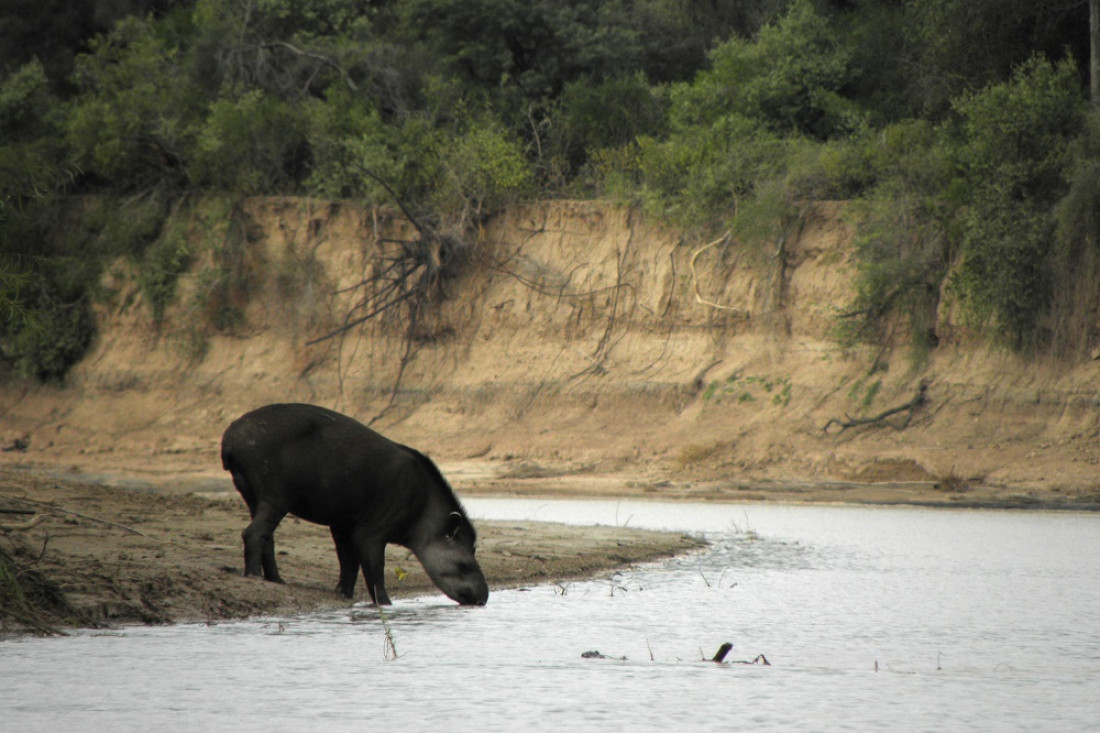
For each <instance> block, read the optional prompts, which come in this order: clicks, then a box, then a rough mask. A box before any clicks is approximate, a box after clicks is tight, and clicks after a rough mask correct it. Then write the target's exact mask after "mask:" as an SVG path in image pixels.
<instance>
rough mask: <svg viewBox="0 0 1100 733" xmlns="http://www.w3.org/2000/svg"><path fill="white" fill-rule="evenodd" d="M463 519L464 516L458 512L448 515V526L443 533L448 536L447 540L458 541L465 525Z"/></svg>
mask: <svg viewBox="0 0 1100 733" xmlns="http://www.w3.org/2000/svg"><path fill="white" fill-rule="evenodd" d="M462 519H463V518H462V515H461V514H459V513H458V512H451V513H450V514H448V515H447V525H446V527H445V528H444V531H443V533H444V534H445V535H446V536H447V539H449V540H457V539H458V533H459V532H461V531H462V525H463V524H464V522H463V521H462Z"/></svg>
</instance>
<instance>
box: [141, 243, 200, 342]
mask: <svg viewBox="0 0 1100 733" xmlns="http://www.w3.org/2000/svg"><path fill="white" fill-rule="evenodd" d="M190 262H191V248H190V245H189V243H188V241H187V232H186V229H185V228H184V225H183V224H182V222H180V223H176V224H175V225H174V226H169V227H167V228H166V231H165V232H164V233H163V234H162V235H161V237H160V238H159V239H158V240H157V241H155V242H153V243H152V244H151V245H150V246H149V247H148V248H147V249H146V250H145V253H144V254H143V255H142V257H141V261H140V263H139V265H138V285H139V286H140V288H141V293H142V295H143V296H144V297H145V301H146V303H148V304H149V308H150V310H151V311H152V315H153V322H154V323H155V324H157V325H160V324H161V323H163V322H164V314H165V311H166V310H167V309H168V306H169V305H170V304H171V302H172V299H173V298H174V297H175V295H176V283H177V282H178V281H179V277H180V275H182V274H183V273H184V272H186V271H187V266H188V265H189V264H190Z"/></svg>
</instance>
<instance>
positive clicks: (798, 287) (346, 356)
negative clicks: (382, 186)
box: [0, 199, 1100, 506]
mask: <svg viewBox="0 0 1100 733" xmlns="http://www.w3.org/2000/svg"><path fill="white" fill-rule="evenodd" d="M240 217H241V221H239V222H237V224H238V226H234V227H229V226H227V225H226V226H224V228H225V231H226V232H229V231H230V230H232V231H237V232H244V234H243V235H241V236H239V237H238V238H237V239H233V240H232V241H231V237H230V236H229V234H228V233H227V234H225V236H221V235H220V234H218V232H217V231H215V230H216V226H215V225H214V224H211V223H210V222H206V223H204V225H203V226H202V227H199V226H196V232H200V233H201V232H205V234H203V235H202V236H201V237H200V236H199V234H196V245H195V249H196V256H195V257H194V258H193V265H192V269H191V272H190V273H189V274H188V275H186V276H185V277H184V278H183V279H182V281H181V283H180V287H179V289H178V292H177V297H176V302H175V304H174V305H173V306H172V307H170V308H169V310H168V317H167V320H166V322H165V323H164V324H162V325H160V326H155V325H154V324H153V322H152V317H151V315H150V308H149V307H148V304H146V303H145V302H144V299H143V297H142V295H141V292H140V290H139V289H138V287H137V285H136V284H135V278H134V276H133V272H132V268H130V267H129V266H127V265H125V264H123V263H120V264H119V265H118V266H117V267H115V268H113V269H112V272H111V274H110V275H109V276H108V277H107V278H105V281H104V292H105V293H107V294H108V295H107V296H106V297H105V298H104V302H103V303H101V304H100V305H99V306H98V314H97V315H98V322H99V326H100V330H99V336H98V339H97V341H96V344H95V346H94V348H93V350H92V351H91V353H90V354H89V356H88V357H87V358H86V359H85V360H84V362H82V363H81V364H80V365H78V366H77V367H76V369H75V370H74V372H73V373H72V375H71V377H70V379H69V380H68V383H67V385H66V386H65V387H62V388H58V387H49V386H36V385H29V384H22V383H18V382H13V381H12V380H11V379H4V380H0V405H2V409H0V447H7V448H15V447H17V446H23V445H25V446H26V447H25V450H19V451H12V452H7V453H0V460H2V461H4V462H5V463H13V462H15V463H21V464H27V465H31V466H42V467H51V468H55V469H56V468H60V469H64V470H68V469H70V468H72V467H75V468H76V469H77V470H82V471H85V472H88V473H92V474H106V475H108V476H115V477H118V476H122V477H125V478H130V479H139V480H142V481H147V482H151V483H153V484H157V485H161V486H166V485H167V486H182V485H192V486H193V485H200V486H201V485H205V484H210V483H211V482H214V483H217V482H222V483H221V484H220V485H221V486H223V487H224V486H225V484H224V476H223V474H222V472H221V470H220V466H219V462H218V456H217V446H218V441H219V438H220V435H221V432H222V430H223V429H224V428H225V426H226V425H227V424H228V422H229V421H230V420H232V419H233V418H234V417H236V416H238V415H240V414H241V413H243V412H245V411H246V410H248V409H251V408H253V407H255V406H258V405H261V404H264V403H268V402H275V401H305V402H314V403H318V404H322V405H325V406H328V407H332V408H335V409H338V410H341V411H344V412H347V413H349V414H351V415H353V416H355V417H358V418H360V419H363V420H369V419H371V418H372V417H374V416H377V415H379V414H383V417H382V418H381V419H380V420H378V421H377V422H376V423H375V424H374V427H376V428H378V429H380V430H381V431H382V432H385V433H386V434H387V435H390V436H392V437H394V438H396V439H398V440H400V441H403V442H406V443H409V444H411V445H414V446H416V447H418V448H420V449H422V450H424V451H426V452H427V453H429V454H431V455H432V456H433V458H435V459H436V460H437V462H440V463H441V464H442V465H443V466H444V470H445V473H448V475H451V472H454V471H457V472H458V473H461V474H463V475H468V476H470V477H472V480H471V481H470V482H467V483H466V484H464V485H463V486H461V487H460V488H462V489H463V490H467V489H468V490H477V489H479V488H480V487H483V486H485V485H487V484H488V485H492V486H496V487H497V488H499V487H500V486H501V483H500V482H501V481H509V482H510V481H512V480H513V479H518V480H521V481H522V482H525V483H524V485H530V484H531V482H532V481H533V480H541V483H540V484H539V487H540V488H538V489H537V490H558V488H555V487H554V486H551V485H550V484H553V483H555V482H556V483H557V484H563V480H562V477H566V478H567V479H568V480H565V481H564V484H568V485H567V486H564V490H567V491H574V490H576V491H581V492H584V493H589V492H593V493H600V492H603V491H606V490H614V491H617V492H623V491H625V492H635V493H638V494H645V495H650V496H658V497H660V496H665V495H692V494H693V493H699V492H703V493H710V494H715V495H719V496H741V495H745V496H751V498H754V499H759V498H764V499H767V498H770V497H773V496H778V497H780V498H790V497H791V496H804V495H806V494H808V493H812V492H808V491H807V490H806V488H807V487H808V486H811V485H818V484H821V485H824V484H822V483H821V482H827V483H828V487H829V490H828V492H827V493H826V495H825V496H826V498H828V499H830V500H836V499H841V500H843V499H846V498H849V497H857V498H858V497H860V496H867V497H870V498H872V499H874V500H890V499H891V498H892V497H893V498H895V499H897V500H900V501H908V500H910V499H912V498H913V497H914V496H918V498H920V499H927V500H928V501H933V502H941V503H947V504H952V503H963V504H970V503H986V502H989V501H991V502H993V503H1001V502H1009V503H1015V504H1020V503H1032V504H1041V505H1049V504H1051V503H1053V504H1054V505H1063V504H1064V505H1068V506H1090V505H1094V504H1096V503H1097V501H1098V497H1100V480H1098V478H1097V468H1098V464H1100V440H1098V437H1100V361H1093V362H1090V363H1086V364H1081V365H1073V366H1066V365H1059V364H1047V363H1036V362H1028V361H1024V360H1021V359H1018V358H1016V357H1014V356H1012V355H1010V354H1006V353H1003V352H999V351H996V350H992V349H989V348H986V347H979V346H975V345H974V344H973V343H972V342H970V341H968V340H967V338H966V331H965V328H963V327H962V326H960V325H959V324H958V323H957V322H956V320H955V318H954V315H953V314H954V311H953V309H952V308H951V307H950V304H949V303H946V301H945V303H946V304H945V305H944V306H943V307H941V309H940V313H939V315H938V323H937V332H938V335H939V337H940V346H939V347H938V348H937V349H935V350H934V352H933V353H932V354H931V355H930V357H929V358H928V359H926V360H925V361H923V362H921V363H920V364H919V365H918V366H917V367H914V366H913V364H912V362H911V361H910V359H909V357H908V352H907V350H906V349H905V348H904V347H898V348H896V349H886V350H884V351H883V350H880V349H877V348H876V349H873V350H872V349H868V350H867V351H866V352H864V351H860V350H845V349H842V348H840V347H839V346H838V345H837V343H836V342H835V341H834V340H833V339H832V338H831V329H832V328H833V326H834V325H835V323H836V318H835V315H836V313H837V312H838V310H839V309H842V308H843V307H844V305H845V304H846V303H848V302H849V300H850V298H851V297H852V292H853V289H852V278H853V268H854V259H853V252H852V246H851V231H850V229H849V226H848V225H847V223H846V219H845V213H844V207H843V206H842V205H841V204H833V203H820V204H818V205H816V206H814V207H812V208H811V209H809V210H808V211H807V212H806V215H805V217H804V219H803V221H802V223H801V227H800V229H799V230H798V231H797V232H796V233H795V235H794V236H791V237H788V238H787V239H786V240H785V242H784V243H783V244H782V246H779V247H777V248H776V249H775V250H772V251H767V252H762V251H760V249H759V248H755V249H749V248H746V247H742V246H739V245H738V244H737V243H722V244H718V245H715V246H712V247H707V248H704V247H703V246H702V245H703V244H705V243H701V242H690V241H687V240H685V238H684V237H683V236H681V235H680V234H679V233H677V232H674V231H668V230H666V229H664V228H662V227H661V226H658V225H656V224H654V223H653V222H651V221H648V220H646V219H645V218H644V217H642V216H640V215H639V214H638V213H637V212H634V211H632V210H631V209H629V208H624V207H620V206H615V205H610V204H605V203H599V202H568V201H565V202H560V201H559V202H552V203H546V204H532V205H529V206H524V207H520V208H517V209H515V210H513V211H510V212H508V213H506V214H502V215H500V216H499V217H497V218H495V219H494V220H493V221H491V222H489V224H488V225H487V226H486V227H485V229H484V230H483V231H482V233H481V237H480V242H479V244H478V247H477V248H476V252H475V253H474V256H473V257H471V258H470V261H469V262H468V263H466V265H465V266H464V267H463V269H462V271H461V273H460V274H459V276H457V277H455V278H452V279H450V280H448V281H447V282H446V283H444V287H443V291H444V296H443V297H442V298H441V299H440V301H439V302H438V303H436V304H435V305H434V306H433V307H432V308H430V309H428V311H429V312H427V313H423V314H421V322H420V327H419V329H418V330H417V333H416V339H415V342H414V343H413V344H412V347H413V348H412V349H411V350H410V351H407V350H406V348H407V344H406V341H405V335H406V330H405V328H404V326H403V325H402V323H401V322H399V321H400V319H397V320H394V319H389V320H384V321H383V322H381V323H377V324H374V325H373V326H372V327H370V328H366V329H356V330H354V331H351V332H349V333H348V334H346V336H345V337H343V338H336V339H331V340H327V341H323V342H321V343H318V344H314V345H307V342H308V341H309V340H310V339H312V338H315V337H316V336H318V335H321V334H324V333H326V332H327V331H328V330H329V329H331V328H332V327H334V326H336V325H339V324H340V323H342V322H343V318H344V317H345V315H346V314H347V313H348V312H349V311H350V310H351V309H352V308H353V307H354V306H355V305H356V304H357V303H358V302H359V298H360V296H361V295H362V293H363V292H364V291H363V289H362V288H358V287H357V285H358V284H359V283H361V282H363V281H364V280H365V279H366V278H368V277H369V276H370V274H371V273H372V272H377V268H378V267H379V265H378V257H379V255H381V254H384V253H385V252H387V251H391V252H392V249H393V247H395V246H396V245H394V244H392V243H389V244H387V243H384V242H385V241H386V240H393V239H399V238H403V237H404V238H408V237H410V236H412V231H411V227H409V226H408V224H407V223H406V222H403V221H401V220H399V219H396V218H394V217H392V216H388V215H386V214H385V213H384V212H379V211H374V210H364V209H361V208H358V207H355V206H351V205H349V204H341V203H335V202H325V201H314V200H302V199H255V200H249V201H247V202H246V204H245V205H244V207H243V208H242V210H241V213H240ZM200 230H201V231H200ZM211 231H214V234H215V235H216V236H212V235H211V234H210V232H211ZM219 237H220V238H219ZM227 251H229V252H230V253H231V254H232V256H231V257H230V256H228V255H227V254H226V252H227ZM227 272H231V273H233V277H235V278H236V283H237V286H236V288H235V289H233V288H230V289H229V291H230V295H229V296H228V297H226V296H225V295H224V292H223V291H224V289H223V291H217V292H222V293H223V294H222V296H221V297H220V298H216V297H212V295H211V293H213V292H215V290H216V288H214V287H213V286H212V283H220V282H224V279H225V277H226V276H227V274H226V273H227ZM359 312H362V311H359ZM226 314H228V315H230V316H232V317H231V318H227V317H226ZM215 324H218V325H220V326H221V329H220V330H219V329H218V328H216V327H215ZM872 365H875V366H874V368H872ZM918 394H919V395H921V396H922V397H923V399H922V400H920V401H919V402H920V403H919V404H917V405H914V406H913V409H911V410H906V409H902V410H898V411H896V412H894V413H893V414H891V415H889V416H888V417H887V418H885V419H883V420H880V421H874V418H875V417H877V416H880V415H882V414H884V413H889V412H890V411H891V410H896V409H897V408H900V407H902V406H904V405H907V404H911V403H913V402H914V398H915V397H916V396H917V395H918ZM861 420H868V421H869V422H866V423H861V422H860V421H861ZM836 421H840V423H838V422H836ZM842 423H850V424H851V426H850V427H847V428H845V427H843V424H842ZM826 426H829V428H828V429H826ZM568 477H572V478H568ZM605 477H611V478H612V479H614V480H604V478H605ZM547 479H550V481H548V480H547ZM518 490H526V489H523V488H522V486H521V487H520V489H518Z"/></svg>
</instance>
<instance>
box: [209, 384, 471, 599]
mask: <svg viewBox="0 0 1100 733" xmlns="http://www.w3.org/2000/svg"><path fill="white" fill-rule="evenodd" d="M222 466H223V467H224V468H225V469H226V470H227V471H229V473H230V474H231V475H232V477H233V484H234V485H235V486H236V487H237V491H239V492H240V493H241V496H242V497H243V498H244V501H245V503H246V504H247V505H248V511H249V514H251V516H252V522H251V524H249V525H248V527H246V528H245V530H244V532H242V533H241V536H242V538H243V539H244V572H245V575H260V572H261V570H262V571H263V577H264V579H266V580H270V581H275V582H280V583H281V582H283V581H282V578H280V577H279V570H278V568H277V567H276V564H275V541H274V533H275V528H276V527H277V526H278V525H279V522H280V521H282V519H283V517H285V516H286V515H287V514H293V515H294V516H296V517H301V518H302V519H304V520H306V521H309V522H314V523H315V524H321V525H325V526H327V527H328V528H329V529H330V530H331V532H332V539H333V541H334V542H335V543H336V556H337V558H338V559H339V561H340V580H339V582H338V583H337V585H336V591H337V592H338V593H340V594H342V595H344V596H345V597H347V598H351V597H352V594H353V593H354V591H355V582H356V578H357V577H358V575H359V569H360V568H362V570H363V578H364V580H366V583H367V591H368V593H370V597H371V600H372V601H374V602H375V603H376V604H389V603H390V598H389V596H388V595H387V594H386V586H385V582H384V575H383V570H384V568H383V565H384V563H385V549H386V544H387V543H394V544H398V545H402V546H404V547H407V548H409V549H410V550H412V552H413V553H414V554H415V555H416V557H417V559H419V560H420V563H421V564H422V565H423V566H424V570H425V571H427V573H428V576H429V577H430V578H431V579H432V582H433V583H435V584H436V586H438V587H439V589H440V590H442V591H443V592H444V593H446V594H447V596H449V597H450V598H451V599H453V600H455V601H457V602H459V603H461V604H464V605H478V606H480V605H484V604H485V602H486V601H487V600H488V599H489V586H488V584H487V583H486V582H485V576H484V575H483V574H482V572H481V567H480V566H479V565H478V563H477V560H476V559H475V558H474V549H475V544H476V541H477V534H476V533H475V531H474V527H473V524H471V522H470V520H469V518H468V517H467V516H466V512H465V510H464V509H463V508H462V505H461V504H460V503H459V501H458V498H457V497H456V496H455V494H454V491H453V490H452V489H451V487H450V486H449V485H448V484H447V481H446V480H445V479H444V478H443V475H442V474H441V473H440V472H439V469H438V468H437V467H436V465H435V464H434V463H433V462H432V461H431V459H429V458H428V457H427V456H425V455H423V454H422V453H420V452H418V451H416V450H414V449H412V448H409V447H408V446H404V445H401V444H400V443H396V442H394V441H392V440H390V439H388V438H386V437H384V436H382V435H380V434H379V433H377V432H375V431H374V430H371V429H370V428H368V427H367V426H366V425H363V424H362V423H360V422H358V421H357V420H354V419H353V418H350V417H348V416H347V415H342V414H340V413H338V412H333V411H332V410H327V409H325V408H323V407H317V406H315V405H304V404H274V405H267V406H265V407H261V408H259V409H257V410H253V411H252V412H249V413H247V414H245V415H242V416H241V417H239V418H237V419H236V420H234V421H233V422H232V423H231V424H230V425H229V427H228V428H226V431H225V434H224V435H223V436H222Z"/></svg>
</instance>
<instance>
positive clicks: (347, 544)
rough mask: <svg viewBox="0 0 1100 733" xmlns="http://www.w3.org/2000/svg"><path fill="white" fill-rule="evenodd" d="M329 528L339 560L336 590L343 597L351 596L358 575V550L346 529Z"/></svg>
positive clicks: (353, 593) (352, 595)
mask: <svg viewBox="0 0 1100 733" xmlns="http://www.w3.org/2000/svg"><path fill="white" fill-rule="evenodd" d="M329 529H330V530H331V531H332V541H333V542H334V543H336V557H337V558H339V560H340V580H339V581H338V582H337V583H336V592H337V593H339V594H340V595H342V596H343V597H344V598H353V597H354V595H355V581H356V579H357V578H358V576H359V563H360V560H359V551H358V550H357V549H356V547H355V544H354V543H353V542H352V540H351V533H350V532H348V531H347V529H343V528H341V529H337V528H336V527H330V528H329Z"/></svg>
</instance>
